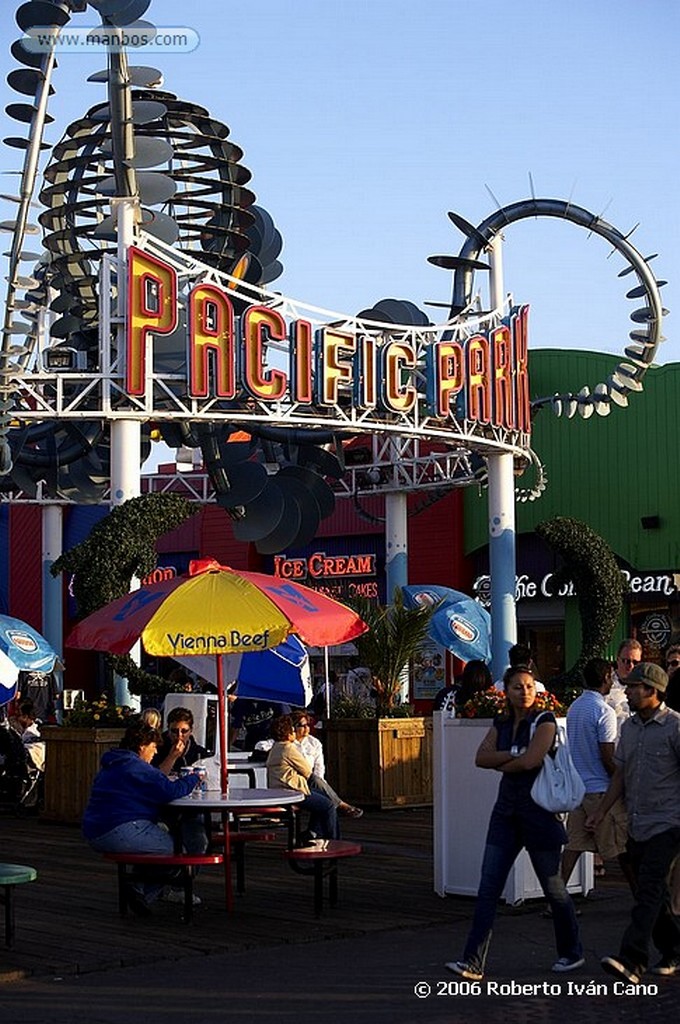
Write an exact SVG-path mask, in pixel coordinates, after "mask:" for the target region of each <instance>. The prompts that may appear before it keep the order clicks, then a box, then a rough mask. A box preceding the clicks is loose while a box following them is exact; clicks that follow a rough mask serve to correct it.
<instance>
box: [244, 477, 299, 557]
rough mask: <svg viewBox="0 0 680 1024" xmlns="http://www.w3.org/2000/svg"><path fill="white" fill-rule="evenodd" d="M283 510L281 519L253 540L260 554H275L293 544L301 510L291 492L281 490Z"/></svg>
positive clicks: (297, 531) (297, 530)
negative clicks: (266, 532) (262, 535)
mask: <svg viewBox="0 0 680 1024" xmlns="http://www.w3.org/2000/svg"><path fill="white" fill-rule="evenodd" d="M283 497H284V511H283V515H282V517H281V521H280V522H279V524H278V526H276V527H275V528H274V529H273V530H272V531H271V532H270V533H268V534H267V535H266V536H264V537H261V538H260V539H259V540H258V541H256V542H255V547H256V548H257V550H258V551H259V552H260V554H261V555H275V554H277V552H279V551H284V550H285V549H286V548H287V547H290V546H291V545H292V544H294V542H295V539H296V537H297V535H298V533H299V532H300V526H301V525H302V512H301V509H300V506H299V504H298V502H297V500H296V499H295V497H294V496H293V495H292V494H287V493H286V492H285V491H284V492H283Z"/></svg>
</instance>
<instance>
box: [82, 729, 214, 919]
mask: <svg viewBox="0 0 680 1024" xmlns="http://www.w3.org/2000/svg"><path fill="white" fill-rule="evenodd" d="M161 739H162V737H161V734H160V732H159V731H158V730H157V729H154V728H152V727H151V726H149V725H146V724H144V723H143V722H138V723H136V724H135V725H130V726H129V727H128V728H127V729H126V731H125V735H124V736H123V739H122V740H121V741H120V746H119V747H118V748H117V749H116V750H108V751H107V752H106V753H105V754H104V756H103V757H102V760H101V768H100V770H99V772H98V773H97V776H96V778H95V780H94V783H93V784H92V792H91V793H90V800H89V803H88V805H87V807H86V808H85V814H84V815H83V826H82V827H83V835H84V836H85V838H86V839H87V841H88V842H89V844H90V846H91V847H92V848H93V849H94V850H97V852H98V853H155V854H161V855H162V854H168V855H171V854H172V853H173V852H174V851H173V841H172V837H171V836H170V833H169V832H168V830H167V828H166V827H165V826H164V825H162V824H159V820H160V816H161V812H162V810H163V808H164V806H165V805H166V804H168V803H169V802H170V801H171V800H176V799H178V798H179V797H182V796H187V794H188V793H190V792H191V791H192V790H193V789H194V788H195V787H196V786H197V785H198V782H199V776H198V775H187V776H184V777H182V778H180V779H177V780H174V781H173V780H171V779H169V778H168V777H167V775H164V774H163V772H162V771H160V769H159V768H154V767H153V766H152V765H151V763H150V762H151V759H152V758H153V756H154V754H155V753H156V751H157V749H158V745H159V743H160V742H161ZM168 881H169V879H168V878H167V877H165V878H164V883H165V884H168ZM162 889H163V882H161V879H160V876H159V873H158V871H156V872H155V873H152V874H150V873H149V869H148V868H146V869H144V868H143V869H142V870H141V871H140V872H139V875H138V876H136V879H135V881H134V882H133V883H132V884H131V886H130V888H129V891H128V902H129V904H130V909H131V910H133V911H134V912H135V913H138V914H147V913H148V912H149V909H148V905H149V903H150V902H152V900H154V899H156V898H157V896H158V895H159V894H160V893H161V891H162Z"/></svg>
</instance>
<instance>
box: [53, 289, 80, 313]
mask: <svg viewBox="0 0 680 1024" xmlns="http://www.w3.org/2000/svg"><path fill="white" fill-rule="evenodd" d="M74 301H75V300H74V299H73V297H72V296H71V295H69V294H68V292H62V293H61V295H57V297H56V299H53V300H52V302H50V309H51V310H52V312H53V313H65V312H66V310H67V309H70V308H71V306H72V305H73V303H74Z"/></svg>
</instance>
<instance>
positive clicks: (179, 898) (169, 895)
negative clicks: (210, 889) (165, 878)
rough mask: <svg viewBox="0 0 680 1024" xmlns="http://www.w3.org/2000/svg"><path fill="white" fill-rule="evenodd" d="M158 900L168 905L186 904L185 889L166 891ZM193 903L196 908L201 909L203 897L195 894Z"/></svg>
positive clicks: (192, 899)
mask: <svg viewBox="0 0 680 1024" xmlns="http://www.w3.org/2000/svg"><path fill="white" fill-rule="evenodd" d="M158 898H159V899H161V900H164V901H165V902H166V903H184V889H166V890H165V892H163V893H162V894H161V895H160V896H159V897H158ZM191 902H192V904H193V906H194V907H200V905H201V897H200V896H197V895H196V893H193V894H192V897H191Z"/></svg>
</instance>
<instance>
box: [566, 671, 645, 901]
mask: <svg viewBox="0 0 680 1024" xmlns="http://www.w3.org/2000/svg"><path fill="white" fill-rule="evenodd" d="M583 678H584V681H585V686H586V688H585V690H584V691H583V693H582V694H581V696H580V697H578V698H577V699H576V700H575V701H574V703H573V704H572V705H571V707H570V708H569V711H568V712H567V736H568V739H569V752H570V753H571V758H572V761H573V762H574V767H575V768H576V771H577V772H578V773H579V775H580V776H581V778H582V779H583V783H584V785H585V787H586V793H585V796H584V798H583V803H582V804H581V806H580V807H577V808H576V810H574V811H572V812H571V813H570V815H569V818H568V819H567V835H568V842H567V845H566V847H565V848H564V853H563V854H562V878H563V879H564V881H565V882H568V881H569V878H570V877H571V873H572V871H573V870H574V868H575V866H576V862H577V861H578V859H579V857H580V856H581V854H582V853H584V852H586V851H589V852H590V853H599V855H600V856H601V857H602V860H614V858H618V859H619V863H620V864H621V868H622V870H623V873H624V874H625V875H626V877H627V879H628V882H629V884H630V885H631V887H632V877H631V874H630V867H629V865H628V862H627V858H626V853H625V850H626V840H627V819H626V808H625V806H624V803H623V800H621V799H620V798H619V799H618V800H617V801H616V803H615V804H614V805H613V806H612V807H611V808H610V809H609V811H608V812H607V814H606V815H605V816H604V818H603V819H602V821H601V822H600V824H599V825H598V827H597V829H595V830H594V831H593V830H592V829H588V828H586V819H587V818H589V817H590V816H591V815H593V814H595V812H596V811H597V809H598V807H599V806H600V804H601V802H602V800H603V797H604V794H605V793H606V792H607V789H608V787H609V782H610V779H611V777H612V775H613V774H614V769H615V764H614V749H615V746H616V734H617V722H616V712H615V711H614V709H613V708H612V707H609V705H608V704H607V702H606V697H607V695H608V694H609V691H610V690H611V688H612V683H613V681H614V666H613V665H612V663H611V662H610V661H605V659H604V658H593V659H592V660H591V661H589V662H588V664H587V665H586V667H585V668H584V670H583Z"/></svg>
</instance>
